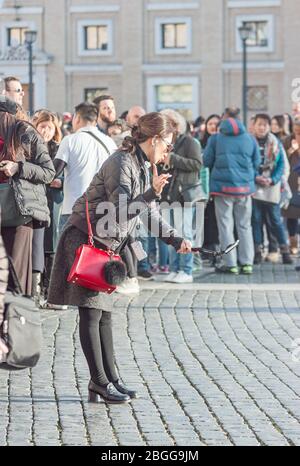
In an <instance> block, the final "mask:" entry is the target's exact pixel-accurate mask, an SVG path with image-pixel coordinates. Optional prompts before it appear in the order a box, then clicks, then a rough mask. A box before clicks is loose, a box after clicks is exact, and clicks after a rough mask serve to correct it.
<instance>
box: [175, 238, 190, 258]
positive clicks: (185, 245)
mask: <svg viewBox="0 0 300 466" xmlns="http://www.w3.org/2000/svg"><path fill="white" fill-rule="evenodd" d="M177 252H178V253H179V254H189V253H191V252H192V243H191V242H190V241H188V240H186V239H184V240H183V241H182V243H181V246H180V249H178V251H177Z"/></svg>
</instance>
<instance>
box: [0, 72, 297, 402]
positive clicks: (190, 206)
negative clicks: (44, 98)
mask: <svg viewBox="0 0 300 466" xmlns="http://www.w3.org/2000/svg"><path fill="white" fill-rule="evenodd" d="M4 84H5V87H4V89H3V91H2V95H1V96H0V200H1V237H2V239H1V238H0V253H1V258H2V259H3V261H2V263H3V264H4V265H3V267H2V265H1V267H0V269H1V270H0V272H1V277H0V278H1V280H0V281H1V283H2V282H3V286H2V288H3V290H2V288H1V290H0V291H1V292H2V291H4V282H5V281H6V277H7V264H6V263H5V254H7V255H8V256H9V257H10V259H11V262H12V263H13V265H14V268H15V271H16V274H17V277H18V279H19V282H20V285H21V288H22V291H23V293H24V294H26V295H30V296H32V297H34V299H35V301H36V304H37V305H38V306H40V307H41V308H43V307H50V308H54V309H55V308H58V309H62V308H66V307H68V306H75V307H78V308H79V314H80V325H79V330H80V341H81V345H82V349H83V352H84V354H85V357H86V360H87V363H88V366H89V370H90V375H91V380H90V383H89V387H88V389H89V399H90V401H97V397H98V396H100V397H102V398H103V399H104V400H106V401H107V402H112V403H127V402H129V401H130V400H131V399H133V398H136V397H137V393H136V392H135V391H134V390H129V389H127V388H126V387H125V386H124V385H123V384H122V382H121V381H120V380H119V378H118V374H117V372H116V369H115V364H114V357H113V354H114V351H113V339H112V322H111V309H112V300H111V298H110V297H109V295H105V294H104V293H100V292H95V291H92V290H89V289H86V288H83V287H79V286H77V285H76V284H74V283H70V282H68V281H67V277H68V273H69V271H70V268H71V266H72V263H73V261H74V257H75V253H76V250H77V249H78V247H79V246H80V245H82V244H84V243H86V242H87V238H88V229H87V213H86V209H88V212H89V217H90V219H91V225H92V226H91V228H92V232H93V235H94V242H95V245H96V247H99V248H106V249H107V250H113V251H117V252H119V253H120V255H121V257H122V260H123V262H124V263H125V265H126V275H127V277H126V279H125V280H124V281H123V283H121V284H119V286H117V289H116V292H117V293H121V294H125V295H128V294H137V293H138V292H139V279H141V280H151V279H155V278H157V277H159V279H160V280H163V281H166V282H170V283H191V282H193V275H194V273H195V271H197V270H199V268H201V267H202V263H203V261H208V260H209V261H210V264H209V265H210V266H212V267H214V269H215V272H216V273H228V274H233V275H237V274H239V273H241V274H247V275H249V274H252V273H253V265H254V264H261V263H262V261H269V262H272V263H277V262H279V260H280V255H281V259H282V262H283V263H284V264H293V262H294V261H293V257H295V258H296V257H297V255H298V218H299V216H300V183H299V180H300V105H298V104H297V105H295V107H294V108H293V115H289V114H283V115H276V116H274V117H273V118H271V117H270V116H269V115H268V114H265V113H258V114H256V115H253V117H252V118H251V119H250V122H249V127H248V128H246V127H245V126H244V124H243V123H242V122H241V120H240V111H239V109H238V108H235V107H228V108H226V109H225V110H224V112H223V114H222V115H218V114H212V115H210V116H209V117H208V118H206V119H205V118H203V117H199V118H198V119H197V120H196V121H194V122H188V121H186V119H185V118H184V117H183V116H182V115H181V114H180V113H179V112H177V111H175V110H173V109H171V108H170V109H164V110H162V111H160V112H151V113H147V112H146V110H145V109H143V108H142V107H141V106H139V105H135V106H133V107H131V108H130V109H128V111H126V112H123V113H121V114H120V113H117V111H116V107H115V101H114V98H113V96H111V95H101V96H100V97H97V98H96V99H95V100H94V102H92V103H91V102H82V103H80V104H78V105H77V106H76V107H75V109H74V113H73V114H72V115H71V114H69V113H66V114H64V115H60V114H59V113H56V112H54V111H52V110H49V109H39V110H37V111H36V112H35V113H34V115H31V116H30V117H28V115H27V114H26V112H24V110H23V107H22V105H23V97H24V92H23V89H22V84H21V82H20V81H19V80H18V79H17V78H16V77H7V78H5V80H4ZM118 115H119V116H118ZM124 199H125V200H124ZM109 205H113V206H114V207H115V213H116V217H115V218H114V217H113V216H110V214H111V212H110V208H109ZM136 205H138V206H139V208H138V209H136ZM133 206H135V210H133ZM124 215H125V216H124ZM103 219H106V221H105V222H104V221H103ZM237 239H238V240H239V245H238V248H237V249H233V250H232V251H231V252H230V253H229V254H227V255H226V256H224V257H223V258H222V260H219V259H216V257H215V256H212V257H213V258H212V259H209V257H206V256H205V254H203V252H202V253H201V247H202V246H204V247H205V248H206V249H210V250H211V251H219V250H225V249H226V248H227V246H228V245H229V244H232V243H234V242H235V241H236V240H237ZM1 240H3V245H4V248H5V251H6V252H4V249H3V248H2V247H1ZM199 249H200V251H199ZM2 278H3V280H2ZM8 287H9V288H13V283H11V282H10V278H9V279H8ZM2 295H3V292H2V294H1V296H2ZM2 307H3V306H2ZM0 308H1V302H0ZM0 314H1V312H0ZM0 317H1V316H0ZM1 319H2V317H1ZM0 324H1V320H0ZM5 352H7V348H6V346H5V345H4V342H3V341H1V339H0V356H1V355H3V354H5Z"/></svg>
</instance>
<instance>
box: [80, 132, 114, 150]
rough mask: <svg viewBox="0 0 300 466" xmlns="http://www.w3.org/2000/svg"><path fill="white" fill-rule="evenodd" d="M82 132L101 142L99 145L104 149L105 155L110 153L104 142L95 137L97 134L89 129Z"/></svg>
mask: <svg viewBox="0 0 300 466" xmlns="http://www.w3.org/2000/svg"><path fill="white" fill-rule="evenodd" d="M82 133H85V134H89V135H90V136H92V137H93V138H94V139H96V141H98V142H99V143H100V144H101V146H102V147H103V148H104V149H105V152H106V153H107V155H110V152H109V150H108V148H107V147H106V145H105V144H104V142H103V141H101V139H100V138H97V136H96V135H95V134H94V133H92V132H91V131H82Z"/></svg>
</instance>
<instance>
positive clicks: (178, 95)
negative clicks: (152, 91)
mask: <svg viewBox="0 0 300 466" xmlns="http://www.w3.org/2000/svg"><path fill="white" fill-rule="evenodd" d="M192 101H193V87H192V86H191V84H175V85H174V84H173V85H171V84H169V85H168V84H162V85H160V86H156V110H157V111H160V110H162V109H164V108H173V109H174V110H177V111H178V112H179V113H181V115H183V116H184V117H185V118H186V119H187V120H192V119H193V114H192V109H191V104H192Z"/></svg>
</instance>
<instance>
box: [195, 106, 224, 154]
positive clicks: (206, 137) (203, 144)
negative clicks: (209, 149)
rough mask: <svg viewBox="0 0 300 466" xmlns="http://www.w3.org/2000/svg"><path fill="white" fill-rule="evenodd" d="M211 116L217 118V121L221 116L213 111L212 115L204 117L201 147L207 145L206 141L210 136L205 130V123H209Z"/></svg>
mask: <svg viewBox="0 0 300 466" xmlns="http://www.w3.org/2000/svg"><path fill="white" fill-rule="evenodd" d="M213 118H217V119H218V120H219V122H220V121H221V117H220V115H217V114H216V113H213V114H212V115H209V117H208V118H207V119H206V121H205V131H204V134H203V138H202V139H201V141H200V142H201V146H202V147H203V149H204V147H206V145H207V141H208V139H209V138H210V136H211V134H210V133H209V132H208V131H207V124H208V123H209V121H210V120H212V119H213Z"/></svg>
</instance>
